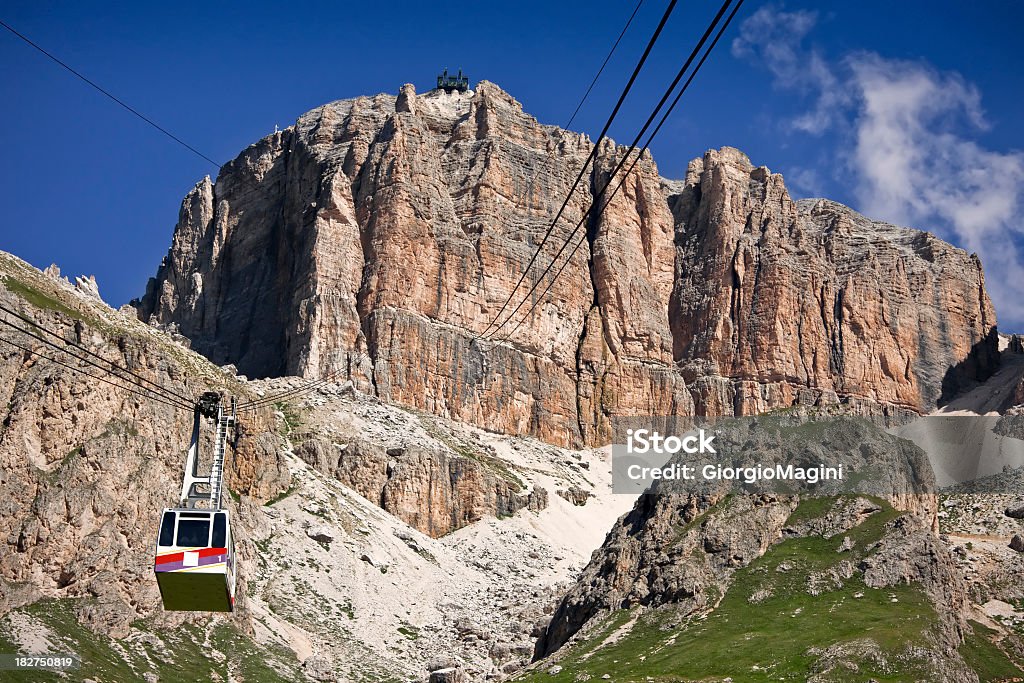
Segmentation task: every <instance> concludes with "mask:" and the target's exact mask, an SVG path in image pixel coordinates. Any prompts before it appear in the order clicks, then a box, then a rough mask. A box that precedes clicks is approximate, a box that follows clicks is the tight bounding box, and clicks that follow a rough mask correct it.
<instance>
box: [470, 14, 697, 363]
mask: <svg viewBox="0 0 1024 683" xmlns="http://www.w3.org/2000/svg"><path fill="white" fill-rule="evenodd" d="M677 1H678V0H670V2H669V4H668V8H667V9H666V10H665V14H664V15H663V16H662V17H661V21H660V22H659V23H658V27H657V28H656V29H655V31H654V34H653V35H652V36H651V39H650V40H649V41H648V42H647V47H646V48H645V49H644V53H643V55H642V56H641V57H640V61H639V62H637V64H636V67H635V68H634V69H633V73H632V74H631V75H630V77H629V81H628V82H627V83H626V87H625V88H624V89H623V90H622V93H621V94H620V95H619V100H618V102H616V103H615V108H614V109H612V113H611V115H609V117H608V120H607V121H606V122H605V124H604V128H602V129H601V134H600V135H599V136H598V137H597V141H596V142H595V143H594V148H593V149H592V150H591V151H590V155H589V156H588V157H587V159H586V161H584V162H583V166H582V167H581V168H580V172H579V174H577V176H576V180H575V181H574V182H573V184H572V187H571V188H569V192H568V194H566V196H565V201H563V202H562V206H561V208H559V209H558V213H557V214H555V217H554V219H553V220H552V221H551V225H549V226H548V229H547V230H546V231H545V233H544V238H543V239H542V240H541V242H540V244H539V245H538V246H537V250H536V251H535V252H534V254H533V256H532V257H531V258H530V262H529V263H527V264H526V268H525V269H523V274H522V275H521V276H520V278H519V281H518V282H516V286H515V287H513V288H512V291H511V292H509V295H508V298H507V299H506V300H505V303H504V304H502V306H501V309H500V310H499V311H498V313H497V315H495V316H494V320H492V321H491V322H490V323H488V324H487V327H485V328H484V330H483V331H482V332H479V333H477V334H475V335H474V336H473V338H472V339H471V340H470V343H472V342H474V341H476V340H477V339H480V338H481V337H483V336H484V335H486V334H487V332H488V330H490V329H491V328H492V327H493V326H494V325H495V323H497V322H498V320H499V319H500V318H501V315H502V313H504V312H505V309H506V308H508V305H509V303H511V301H512V299H513V298H514V297H515V295H516V292H517V291H519V287H520V285H522V284H523V281H524V280H526V276H527V275H528V274H529V272H530V269H531V268H532V267H533V264H534V263H535V262H536V261H537V257H538V256H540V253H541V252H542V251H543V250H544V245H545V244H547V241H548V239H550V237H551V233H552V232H554V229H555V226H556V225H557V224H558V219H559V218H561V217H562V213H563V212H564V211H565V207H567V206H568V205H569V200H571V199H572V196H573V194H574V193H575V192H576V188H577V187H578V186H579V184H580V181H581V180H582V179H583V174H584V173H586V170H587V166H589V165H590V163H591V161H593V160H594V159H596V158H597V150H598V148H599V147H600V144H601V141H602V140H604V138H605V135H606V134H607V133H608V129H609V128H610V127H611V125H612V122H613V121H614V120H615V117H616V116H617V115H618V113H619V109H620V108H621V107H622V103H623V102H624V101H625V100H626V96H627V95H628V94H629V91H630V90H631V89H632V87H633V83H634V82H635V81H636V78H637V76H639V75H640V70H641V69H642V68H643V66H644V63H645V62H646V61H647V57H648V56H649V55H650V54H651V50H652V49H653V48H654V44H655V43H656V42H657V41H658V37H659V36H660V35H661V31H662V29H664V28H665V24H666V23H668V18H669V16H670V15H671V14H672V10H674V9H675V6H676V2H677Z"/></svg>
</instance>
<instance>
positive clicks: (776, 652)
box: [518, 498, 937, 683]
mask: <svg viewBox="0 0 1024 683" xmlns="http://www.w3.org/2000/svg"><path fill="white" fill-rule="evenodd" d="M835 502H836V499H835V498H830V499H821V500H819V499H809V500H805V501H804V502H803V503H802V504H801V505H800V506H799V508H798V509H797V510H796V511H795V512H794V513H793V515H792V516H791V517H790V522H793V521H796V522H799V521H807V520H811V519H814V518H816V517H820V516H821V515H823V514H825V513H826V512H827V511H828V510H829V508H830V507H831V506H832V505H833V504H834V503H835ZM875 502H880V501H875ZM898 514H899V513H897V512H896V511H894V510H893V509H892V508H891V507H889V506H888V505H883V509H882V511H880V512H878V513H876V514H874V515H872V516H871V517H869V518H868V519H867V520H865V521H864V522H863V523H862V524H860V525H859V526H857V527H855V528H853V529H851V530H849V532H847V533H846V534H843V535H845V536H849V537H850V538H851V540H853V541H854V544H855V545H854V549H853V550H851V551H849V552H846V553H839V552H837V545H838V543H837V538H831V539H826V538H822V537H819V536H809V537H800V538H791V539H787V540H784V541H782V542H781V543H778V544H777V545H775V546H774V547H772V548H771V549H770V550H769V551H768V552H767V553H766V554H765V555H764V556H762V557H761V558H759V559H757V560H755V561H753V562H752V563H751V564H749V565H748V566H746V567H744V568H743V569H740V570H737V571H736V573H735V575H734V581H733V583H732V585H731V586H730V587H729V589H728V592H727V593H726V595H725V596H724V597H723V598H722V601H721V602H720V603H719V605H718V607H717V608H716V609H715V610H714V611H712V612H710V613H708V614H700V615H695V616H691V617H689V618H687V619H685V620H683V621H682V622H681V623H680V620H679V618H678V616H677V615H676V614H675V610H674V609H673V608H672V607H663V608H659V609H655V610H650V611H647V612H644V613H641V614H639V615H638V614H637V613H636V612H629V611H626V610H622V611H619V612H613V613H612V615H611V617H610V618H609V622H608V623H607V624H605V625H604V626H603V627H602V628H600V629H599V630H598V631H597V632H596V634H595V635H592V636H591V637H589V638H587V639H586V640H584V641H583V642H581V643H579V644H575V645H570V646H568V647H567V648H566V654H565V656H564V657H563V658H562V659H561V661H559V662H558V663H559V664H560V665H561V666H562V667H563V669H562V671H561V672H559V673H558V674H557V675H550V674H548V673H547V672H546V668H547V667H542V668H541V669H540V670H539V671H537V672H533V673H531V674H528V675H526V676H525V677H523V678H521V679H518V680H524V681H553V682H559V683H569V682H570V681H574V680H575V677H576V676H577V674H579V673H581V672H585V673H587V674H590V675H591V676H592V677H593V678H594V679H600V677H601V676H602V675H603V674H605V673H610V674H612V675H613V677H614V680H616V681H620V682H621V681H644V682H648V681H656V682H659V683H661V682H664V683H668V682H669V681H672V682H681V681H705V680H722V679H724V678H726V677H732V678H733V679H734V680H736V681H755V682H756V681H769V680H770V681H779V680H783V681H785V680H789V681H804V680H807V678H808V677H809V676H810V675H811V674H813V673H815V672H817V671H820V667H821V666H822V665H823V662H822V660H823V657H822V653H821V651H820V650H817V651H815V650H814V649H813V648H820V649H824V648H828V647H831V646H835V645H840V646H843V650H844V651H845V652H844V654H843V655H842V656H841V657H837V658H836V664H837V668H836V669H835V670H834V671H832V672H831V673H830V674H829V676H830V679H831V680H846V679H847V678H849V679H850V680H858V681H863V680H867V679H869V678H873V679H875V680H877V681H879V682H880V683H881V682H885V681H904V680H907V679H908V677H909V678H911V679H914V678H917V679H927V678H928V677H929V672H928V670H927V668H926V664H927V663H926V660H925V659H924V658H923V657H922V656H921V655H919V654H915V653H914V651H913V648H915V647H925V648H926V647H928V643H929V631H930V629H931V628H932V627H933V625H934V624H935V622H936V619H937V615H936V614H935V612H934V609H933V608H932V606H931V604H930V603H929V601H928V598H927V596H926V595H925V593H924V591H923V590H922V589H921V588H920V587H919V586H916V585H900V586H896V587H891V588H886V589H873V588H870V587H868V586H866V585H865V584H864V583H863V581H862V580H861V579H860V578H859V575H857V574H854V576H853V577H851V578H848V579H843V578H842V576H843V575H844V574H843V572H842V571H840V568H839V564H840V563H841V562H844V561H847V562H851V563H853V564H854V565H855V564H856V563H857V562H858V561H859V559H860V558H862V557H864V556H865V555H866V554H870V551H869V550H867V549H868V548H870V547H871V546H872V544H873V543H875V542H876V541H878V540H879V539H881V538H882V536H883V535H884V533H885V525H886V524H887V523H888V522H889V521H891V520H892V519H894V518H895V517H897V516H898ZM809 581H813V582H815V583H817V584H818V586H819V588H818V589H819V590H821V591H822V592H820V594H819V595H811V594H810V593H809V592H808V590H807V588H808V583H809ZM631 616H636V617H638V618H637V620H636V623H635V624H634V625H632V627H629V628H628V629H622V630H624V631H628V632H625V633H622V632H620V633H618V634H616V637H614V638H613V639H612V640H613V641H614V642H609V643H608V644H605V645H604V646H602V645H601V644H602V642H603V641H605V639H606V638H607V637H608V636H609V635H610V634H612V633H613V632H615V630H616V629H619V628H620V627H621V626H622V625H623V624H626V623H627V622H628V620H629V618H630V617H631ZM840 661H842V662H848V663H850V664H852V665H855V666H856V667H857V671H856V672H854V671H853V670H848V669H846V668H845V667H844V666H843V665H842V664H839V662H840Z"/></svg>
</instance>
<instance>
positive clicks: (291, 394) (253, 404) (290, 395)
mask: <svg viewBox="0 0 1024 683" xmlns="http://www.w3.org/2000/svg"><path fill="white" fill-rule="evenodd" d="M366 357H367V353H366V352H365V351H363V352H360V353H359V354H358V355H357V356H356V358H355V361H354V362H355V363H358V362H360V361H361V360H363V359H364V358H366ZM342 374H344V371H341V370H339V371H337V372H332V373H330V374H328V375H326V376H324V377H321V378H319V379H315V380H313V381H311V382H309V383H307V384H302V385H299V386H298V387H292V388H291V389H287V390H285V391H281V392H278V393H276V394H271V395H269V396H264V397H262V398H259V399H255V400H252V401H248V402H246V403H242V404H239V406H238V409H239V410H242V409H250V408H251V409H253V410H255V409H256V408H261V407H263V406H265V405H269V404H271V403H276V402H277V401H279V400H282V399H286V398H287V399H294V398H298V397H299V396H301V395H303V394H307V393H309V392H311V391H314V390H316V389H319V388H320V387H322V386H324V385H326V384H329V383H330V382H331V381H332V380H334V379H337V378H338V377H339V376H341V375H342Z"/></svg>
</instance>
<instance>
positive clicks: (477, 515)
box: [295, 438, 547, 538]
mask: <svg viewBox="0 0 1024 683" xmlns="http://www.w3.org/2000/svg"><path fill="white" fill-rule="evenodd" d="M295 454H296V455H298V456H299V457H301V458H302V459H303V460H305V461H306V462H307V463H309V464H310V465H312V466H313V467H315V468H317V469H318V470H319V471H321V472H324V473H325V474H329V475H331V476H333V477H335V478H336V479H337V480H338V481H340V482H341V483H343V484H344V485H345V486H348V487H349V488H351V489H353V490H355V491H357V492H358V493H359V494H360V495H361V496H363V497H364V498H366V499H367V500H370V501H372V502H374V503H376V504H377V505H379V506H380V507H381V508H383V509H384V510H387V511H388V512H390V513H391V514H393V515H394V516H395V517H398V518H399V519H401V520H402V521H404V522H406V523H407V524H409V525H410V526H412V527H414V528H416V529H418V530H419V531H422V532H423V533H425V534H427V535H429V536H433V537H434V538H437V537H439V536H443V535H445V534H447V533H449V532H451V531H454V530H456V529H459V528H461V527H463V526H466V525H467V524H470V523H472V522H476V521H479V520H480V519H483V518H484V517H485V516H490V517H506V516H510V515H513V514H515V513H516V512H518V511H519V510H522V509H524V508H525V509H529V510H533V511H539V510H542V509H543V508H545V507H547V492H546V491H545V490H544V489H543V488H541V487H535V488H534V489H533V490H531V491H524V490H523V486H522V484H521V483H520V482H518V481H512V480H510V479H507V478H504V477H502V476H499V475H498V474H495V473H494V472H492V471H490V470H489V469H488V468H487V466H486V464H484V463H483V462H481V461H479V460H474V459H472V458H469V457H462V456H456V455H451V454H448V453H444V452H441V451H438V450H433V449H429V448H422V447H416V448H398V449H391V450H389V451H388V452H385V451H384V450H383V449H380V448H378V447H376V446H374V445H372V444H369V443H365V442H358V441H355V442H351V443H347V444H335V443H331V442H329V441H327V440H324V439H319V438H311V439H307V440H306V441H303V442H302V443H300V444H299V445H297V446H296V447H295Z"/></svg>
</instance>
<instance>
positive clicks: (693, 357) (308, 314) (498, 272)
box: [137, 82, 997, 443]
mask: <svg viewBox="0 0 1024 683" xmlns="http://www.w3.org/2000/svg"><path fill="white" fill-rule="evenodd" d="M591 149H592V143H591V142H590V141H589V140H588V139H587V138H586V137H585V136H582V135H579V134H575V133H571V132H568V131H564V130H561V129H558V128H556V127H553V126H544V125H541V124H539V123H538V122H537V121H536V120H535V119H534V118H533V117H530V116H528V115H527V114H525V113H523V111H522V107H521V105H520V104H519V103H518V102H516V101H515V100H514V99H513V98H512V97H510V96H509V95H508V94H506V93H504V92H503V91H502V90H500V89H499V88H498V87H497V86H495V85H493V84H491V83H487V82H481V83H480V84H479V86H478V87H477V88H476V90H475V91H472V92H469V93H466V94H457V93H454V94H446V93H443V92H431V93H429V94H425V95H416V93H415V92H414V91H413V89H412V87H411V86H404V87H403V88H402V90H401V92H400V93H399V95H398V97H393V96H389V95H378V96H376V97H372V98H368V97H361V98H357V99H354V100H343V101H339V102H333V103H331V104H328V105H325V106H323V107H320V108H318V109H315V110H313V111H311V112H309V113H307V114H305V115H303V116H302V117H300V118H299V120H298V121H297V122H296V124H295V125H294V126H292V127H290V128H288V129H286V130H284V131H281V132H279V133H275V134H274V135H271V136H268V137H266V138H264V139H263V140H260V141H259V142H257V143H256V144H254V145H252V146H251V147H249V148H248V149H247V150H245V151H244V152H243V153H242V154H241V155H240V156H239V157H238V158H237V159H235V160H234V161H232V162H231V163H229V164H227V165H226V166H225V167H224V168H223V169H222V170H221V173H220V175H219V176H218V178H217V180H216V182H215V183H214V182H211V181H210V180H209V179H205V180H203V181H202V182H200V183H199V184H198V185H197V186H196V187H195V189H194V190H193V191H192V192H191V193H189V195H188V196H187V197H186V198H185V200H184V202H183V204H182V209H181V214H180V216H179V220H178V224H177V227H176V229H175V233H174V239H173V243H172V246H171V249H170V252H169V253H168V256H167V258H166V259H165V260H164V263H163V264H162V266H161V267H160V269H159V271H158V273H157V276H156V277H155V278H154V279H153V280H151V282H150V284H149V286H148V288H147V292H146V295H145V296H144V297H143V299H142V300H141V301H140V302H138V303H137V308H138V313H139V316H140V317H141V318H142V319H143V320H144V321H147V322H150V323H153V324H159V325H172V324H173V325H176V326H177V327H178V328H180V331H181V332H182V333H183V334H185V335H186V336H188V337H189V338H190V339H191V340H192V342H193V346H194V348H195V349H197V350H198V351H200V352H201V353H203V354H205V355H207V356H208V357H209V358H211V359H213V360H214V361H215V362H218V363H226V362H231V363H235V364H237V366H238V368H239V369H240V371H241V372H243V373H244V374H247V375H249V376H273V375H281V374H296V375H303V376H321V375H324V374H327V373H341V374H342V375H345V376H351V377H352V378H353V379H354V380H355V381H356V382H357V384H358V385H359V386H360V387H361V388H365V389H367V390H369V391H372V392H374V393H376V395H378V396H380V397H381V398H383V399H385V400H389V401H395V402H398V403H401V404H404V405H408V406H413V407H416V408H419V409H423V410H426V411H428V412H432V413H435V414H439V415H443V416H450V417H455V418H458V419H461V420H465V421H468V422H471V423H474V424H477V425H480V426H483V427H486V428H489V429H493V430H498V431H502V432H526V433H531V434H535V435H538V436H540V437H542V438H545V439H547V440H549V441H553V442H557V443H580V442H589V443H600V442H603V441H605V440H607V438H608V434H609V425H608V418H609V417H610V416H615V415H629V414H651V415H666V414H692V413H693V412H697V413H706V414H711V415H722V414H724V415H732V414H750V413H754V412H758V411H762V410H765V409H768V408H773V407H779V406H788V405H793V404H795V403H815V402H824V403H828V402H835V401H838V400H845V401H849V402H853V403H864V404H866V405H867V406H868V407H867V408H866V409H867V410H872V411H874V410H879V409H883V410H884V409H889V408H891V407H898V408H900V409H909V410H914V411H921V410H925V409H928V408H930V407H931V406H933V405H934V404H935V403H936V402H937V401H938V400H940V399H941V398H942V394H943V390H945V392H946V393H949V392H950V391H952V390H953V389H955V388H956V387H957V386H958V385H960V384H961V383H963V382H964V381H972V380H975V379H979V378H984V377H985V376H987V374H988V373H990V372H991V371H992V368H993V367H994V365H995V363H996V362H997V360H996V359H997V355H996V350H995V349H996V338H995V335H994V332H993V331H994V328H995V316H994V314H993V311H992V306H991V303H990V302H989V299H988V296H987V294H986V293H985V287H984V279H983V276H982V271H981V266H980V264H979V263H978V261H977V259H976V258H974V257H972V256H968V255H967V254H965V253H963V252H962V251H959V250H957V249H954V248H952V247H950V246H949V245H946V244H944V243H942V242H940V241H939V240H937V239H936V238H934V237H933V236H931V235H929V234H927V233H922V232H918V231H913V230H905V229H900V228H895V227H893V226H890V225H887V224H882V223H877V222H873V221H870V220H868V219H866V218H864V217H863V216H860V215H858V214H856V213H855V212H853V211H851V210H850V209H847V208H845V207H843V206H840V205H838V204H835V203H833V202H828V201H803V202H794V201H792V200H791V199H790V197H789V194H788V192H787V191H786V188H785V185H784V183H783V179H782V177H781V176H780V175H778V174H773V173H771V172H769V171H768V169H767V168H765V167H754V166H753V165H752V164H751V163H750V161H749V160H748V159H747V158H746V157H745V156H744V155H743V154H742V153H740V152H738V151H737V150H734V149H730V148H724V149H722V150H719V151H710V152H708V153H707V154H706V155H705V156H704V158H703V159H698V160H695V161H694V162H692V163H691V164H690V167H689V171H688V173H687V177H686V178H685V180H684V181H679V182H670V181H665V180H663V179H662V178H660V176H659V174H658V171H657V168H656V166H655V164H654V161H653V160H652V159H651V158H650V157H649V156H647V155H645V156H644V158H643V159H641V160H640V163H639V164H638V165H637V167H636V170H635V171H634V173H633V174H632V175H631V176H630V178H629V179H628V181H627V182H626V183H625V185H624V187H623V191H621V192H620V193H619V194H618V195H617V196H616V197H615V199H614V201H613V202H612V203H611V205H610V206H609V207H608V210H607V211H606V212H605V213H604V214H603V215H602V216H601V217H600V218H598V219H596V220H591V221H589V224H588V225H587V226H586V227H587V230H588V233H587V240H586V242H585V243H584V244H583V246H582V248H581V249H580V253H578V254H577V255H576V257H575V259H574V260H573V261H572V262H571V263H570V265H569V266H568V267H567V268H566V269H565V272H564V273H562V276H561V277H560V278H559V279H558V281H557V282H556V284H555V285H554V287H552V289H551V291H550V293H549V295H548V297H547V298H546V300H545V301H543V302H542V303H541V304H540V305H538V306H537V309H536V311H534V313H533V314H532V315H531V316H530V317H529V319H528V320H526V321H525V322H524V323H523V325H522V326H521V327H520V328H519V329H518V330H517V331H516V333H515V334H514V335H513V336H512V338H511V339H510V340H509V341H508V342H507V343H500V344H491V343H480V342H478V343H476V344H471V343H470V341H471V338H472V336H473V334H474V333H476V332H480V331H482V330H483V329H484V328H485V326H486V325H487V323H488V321H490V320H491V319H492V318H493V317H494V316H495V315H496V314H497V312H498V310H499V308H500V306H501V304H502V303H503V302H504V301H505V300H506V298H507V297H508V296H509V294H510V293H512V290H513V287H514V286H515V284H516V281H517V280H518V278H519V275H520V274H521V273H522V272H523V270H524V269H525V267H526V264H527V263H528V261H529V259H530V256H531V254H532V252H533V251H534V250H535V248H536V245H537V244H539V242H540V238H541V236H542V234H543V232H544V230H545V229H546V228H547V225H548V224H549V222H550V220H551V218H552V217H553V216H554V214H555V212H556V210H557V208H558V205H559V203H560V201H561V199H562V198H563V197H564V196H565V195H566V193H567V192H568V190H569V187H570V185H571V182H572V180H573V178H574V177H575V173H576V172H577V171H578V169H579V168H580V166H581V165H582V163H583V161H584V159H585V158H586V156H587V154H588V153H589V152H590V151H591ZM624 152H625V150H624V148H622V147H619V146H617V145H615V144H613V143H611V142H610V141H609V142H605V143H603V144H602V146H601V149H600V150H599V153H598V156H597V162H596V164H595V165H594V166H593V168H592V169H591V170H590V172H589V177H587V178H586V179H585V182H584V183H582V184H581V186H580V188H579V189H578V190H577V191H576V193H575V194H574V195H573V196H572V198H571V200H570V201H569V203H568V206H567V209H566V212H565V215H564V217H563V219H562V221H561V222H560V223H559V225H558V226H557V228H556V229H555V231H554V235H553V238H552V240H551V241H550V242H549V244H548V245H546V246H545V249H544V254H543V255H542V256H541V257H540V258H539V259H538V264H539V265H540V266H543V265H545V264H546V263H547V262H548V261H549V260H550V258H551V257H553V255H554V253H555V251H556V250H557V248H558V246H559V245H560V244H561V242H562V240H563V239H564V238H565V237H566V236H567V235H568V233H569V231H570V230H571V228H572V227H573V226H574V225H575V224H576V223H577V221H578V220H579V219H580V218H581V216H582V215H583V213H584V212H585V211H586V209H587V207H588V206H589V204H590V202H591V200H592V199H593V195H594V192H595V190H596V188H599V187H601V186H603V184H604V182H605V181H606V179H607V177H608V174H609V173H610V171H611V169H612V168H613V165H614V163H615V162H616V161H617V159H619V158H620V157H621V155H622V154H624ZM539 272H540V268H535V270H534V272H533V273H531V275H530V277H528V278H527V282H528V283H530V282H533V281H535V279H536V277H537V275H538V274H539ZM525 293H526V288H525V287H523V288H520V290H519V291H518V293H517V297H516V298H514V301H518V297H521V296H524V295H525ZM527 308H528V306H527V307H524V309H523V311H522V312H521V314H522V315H525V312H526V309H527ZM518 320H519V318H518V317H517V318H516V320H515V321H514V323H513V324H512V325H509V326H508V327H506V328H505V329H504V330H502V335H499V336H504V333H505V332H507V331H508V330H509V329H511V328H512V327H513V326H514V324H515V323H517V322H518ZM879 406H881V408H880V407H879Z"/></svg>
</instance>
